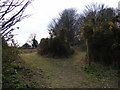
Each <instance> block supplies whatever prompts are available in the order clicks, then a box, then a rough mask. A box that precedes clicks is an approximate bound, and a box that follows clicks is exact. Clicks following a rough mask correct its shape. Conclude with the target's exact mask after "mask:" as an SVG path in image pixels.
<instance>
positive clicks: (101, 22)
mask: <svg viewBox="0 0 120 90" xmlns="http://www.w3.org/2000/svg"><path fill="white" fill-rule="evenodd" d="M94 6H95V5H94ZM91 7H92V6H91ZM93 8H94V9H92V8H90V7H89V8H88V11H86V12H87V14H86V16H85V17H84V18H86V19H87V22H85V23H84V24H83V26H82V29H83V36H84V38H85V39H86V44H87V56H88V59H89V62H90V63H91V62H97V63H101V64H104V65H111V66H113V67H116V68H119V58H120V55H119V53H120V46H119V44H120V42H119V41H120V28H119V27H118V25H117V24H116V23H117V19H118V18H117V17H116V16H115V11H114V10H113V9H112V8H104V6H103V5H102V6H101V7H100V6H96V7H93ZM98 8H99V9H98ZM89 9H90V10H89ZM106 13H109V15H107V14H106Z"/></svg>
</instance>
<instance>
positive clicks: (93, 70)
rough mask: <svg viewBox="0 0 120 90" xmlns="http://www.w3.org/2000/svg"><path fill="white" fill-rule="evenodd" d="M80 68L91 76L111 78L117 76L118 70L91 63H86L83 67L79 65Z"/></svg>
mask: <svg viewBox="0 0 120 90" xmlns="http://www.w3.org/2000/svg"><path fill="white" fill-rule="evenodd" d="M81 68H82V70H83V71H84V72H85V73H86V74H88V75H91V76H93V77H96V78H99V79H101V78H106V77H107V78H111V77H119V76H118V71H117V70H113V69H110V68H108V67H103V66H102V65H99V64H95V63H92V64H90V65H86V66H84V67H81Z"/></svg>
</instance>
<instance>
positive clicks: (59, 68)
mask: <svg viewBox="0 0 120 90" xmlns="http://www.w3.org/2000/svg"><path fill="white" fill-rule="evenodd" d="M84 56H85V53H83V52H76V54H75V55H74V56H72V57H70V58H64V59H53V58H47V57H42V56H38V55H37V54H36V53H30V54H22V55H21V57H22V59H23V60H24V61H25V63H26V64H27V65H28V67H29V68H31V69H33V70H37V71H38V72H39V70H42V71H43V75H44V81H45V82H46V83H47V84H48V87H52V88H79V87H80V88H87V87H89V88H95V87H97V88H101V87H113V88H114V87H117V85H116V83H115V82H109V83H108V81H107V82H105V81H103V80H102V81H101V80H99V79H97V78H96V77H91V76H89V75H87V74H85V73H84V72H83V71H82V70H81V59H82V58H83V57H84ZM36 80H38V81H39V77H36Z"/></svg>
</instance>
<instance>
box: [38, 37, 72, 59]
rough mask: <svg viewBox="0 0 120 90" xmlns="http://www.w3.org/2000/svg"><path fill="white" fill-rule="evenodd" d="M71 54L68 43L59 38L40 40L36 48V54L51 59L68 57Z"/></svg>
mask: <svg viewBox="0 0 120 90" xmlns="http://www.w3.org/2000/svg"><path fill="white" fill-rule="evenodd" d="M73 52H74V51H73V49H72V48H71V47H70V46H69V43H68V42H65V41H64V40H63V39H61V38H59V37H55V38H50V39H48V38H46V39H42V40H41V42H40V45H39V48H38V54H40V55H48V56H52V57H68V56H70V55H72V54H73Z"/></svg>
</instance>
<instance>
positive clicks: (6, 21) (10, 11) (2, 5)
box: [0, 0, 32, 37]
mask: <svg viewBox="0 0 120 90" xmlns="http://www.w3.org/2000/svg"><path fill="white" fill-rule="evenodd" d="M31 2H32V0H0V34H1V37H9V35H11V32H12V31H13V30H14V28H12V26H14V25H15V24H16V23H17V22H19V21H21V20H22V19H23V18H25V17H28V16H29V15H24V12H25V9H26V7H27V6H28V5H29V4H30V3H31ZM17 28H18V29H19V27H17Z"/></svg>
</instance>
